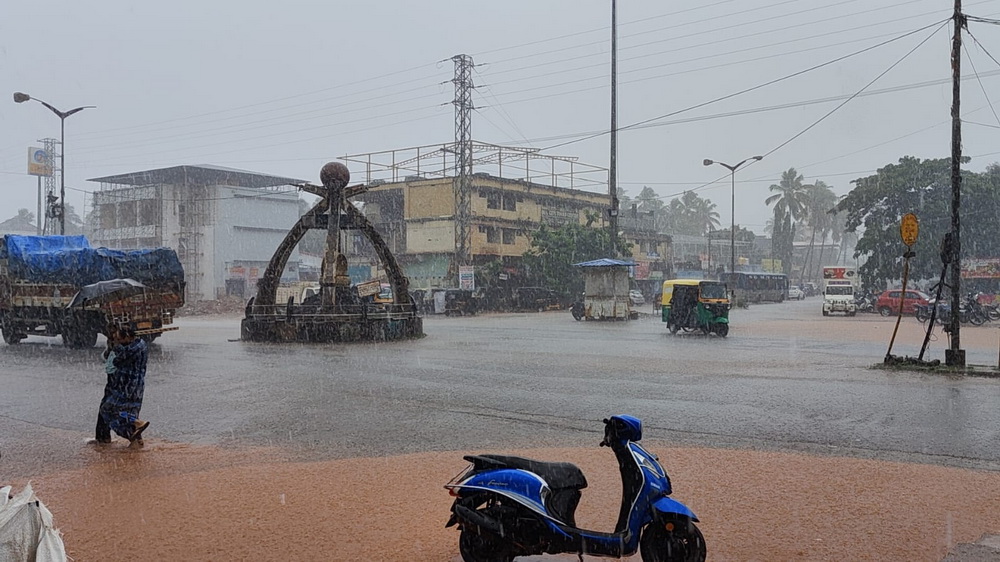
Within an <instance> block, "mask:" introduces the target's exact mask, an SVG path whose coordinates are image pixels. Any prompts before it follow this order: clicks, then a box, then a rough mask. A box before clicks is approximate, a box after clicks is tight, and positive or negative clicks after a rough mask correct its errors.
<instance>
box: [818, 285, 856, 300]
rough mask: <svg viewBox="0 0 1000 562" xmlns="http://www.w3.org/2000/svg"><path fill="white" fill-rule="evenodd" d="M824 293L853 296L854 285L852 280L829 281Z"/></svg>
mask: <svg viewBox="0 0 1000 562" xmlns="http://www.w3.org/2000/svg"><path fill="white" fill-rule="evenodd" d="M823 294H824V295H829V296H848V297H849V296H851V295H853V294H854V285H852V284H851V282H850V281H829V282H828V283H827V285H826V289H825V290H824V291H823Z"/></svg>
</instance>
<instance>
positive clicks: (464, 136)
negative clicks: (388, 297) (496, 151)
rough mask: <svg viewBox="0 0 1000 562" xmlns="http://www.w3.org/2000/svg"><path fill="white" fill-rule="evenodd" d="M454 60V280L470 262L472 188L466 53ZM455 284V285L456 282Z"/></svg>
mask: <svg viewBox="0 0 1000 562" xmlns="http://www.w3.org/2000/svg"><path fill="white" fill-rule="evenodd" d="M451 60H452V61H454V62H455V78H453V79H452V82H453V83H454V84H455V99H454V100H453V101H452V104H454V105H455V187H454V189H455V260H454V264H453V267H454V271H453V272H452V273H453V275H454V279H456V282H457V280H458V271H459V270H458V268H459V266H463V265H468V263H469V215H471V209H470V199H471V195H470V193H471V191H472V110H473V109H475V107H474V106H473V105H472V90H473V89H475V87H476V86H475V85H474V84H473V83H472V68H473V67H474V66H475V65H474V64H473V62H472V57H471V56H469V55H455V56H453V57H451ZM456 286H457V285H456Z"/></svg>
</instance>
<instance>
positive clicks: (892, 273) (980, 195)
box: [837, 156, 1000, 288]
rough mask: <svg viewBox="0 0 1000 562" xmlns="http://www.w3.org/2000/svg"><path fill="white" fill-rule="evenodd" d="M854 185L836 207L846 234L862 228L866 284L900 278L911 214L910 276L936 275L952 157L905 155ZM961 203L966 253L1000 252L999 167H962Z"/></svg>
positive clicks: (858, 252)
mask: <svg viewBox="0 0 1000 562" xmlns="http://www.w3.org/2000/svg"><path fill="white" fill-rule="evenodd" d="M964 162H968V159H967V158H966V159H965V160H964ZM852 183H853V184H854V185H855V187H854V189H852V190H851V192H850V193H848V194H847V196H846V197H844V198H843V199H842V200H841V201H840V203H838V204H837V210H838V212H844V213H845V214H846V221H845V229H846V232H847V233H857V232H861V234H860V236H859V238H858V241H857V244H856V246H855V251H854V256H855V257H856V258H861V259H862V261H863V262H864V263H863V264H862V265H861V267H860V268H859V274H860V275H861V279H862V282H863V283H864V284H866V285H868V286H870V287H872V288H879V287H884V286H885V285H886V284H887V283H889V282H891V281H893V280H896V279H899V278H900V277H901V276H902V272H903V258H902V254H903V252H904V251H905V246H903V243H902V240H900V237H899V223H900V220H901V219H902V216H903V215H904V214H906V213H910V212H912V213H914V214H916V215H917V218H918V219H919V221H920V237H919V238H918V239H917V242H916V244H915V245H914V246H913V251H914V252H915V254H916V255H915V257H913V258H912V259H911V260H910V277H911V278H913V279H936V278H937V277H938V276H939V275H940V273H941V261H940V258H939V256H940V246H941V241H942V239H943V237H944V235H945V233H947V232H949V231H950V230H951V159H950V158H940V159H925V160H921V159H919V158H914V157H911V156H906V157H903V158H900V159H899V161H898V163H896V164H889V165H887V166H885V167H883V168H880V169H879V170H878V171H877V172H876V173H875V174H874V175H871V176H866V177H863V178H858V179H856V180H854V181H853V182H852ZM962 202H963V208H962V217H963V218H962V257H973V256H976V257H979V256H982V257H997V256H1000V239H998V237H997V236H995V235H994V234H993V232H992V231H993V229H994V228H995V225H996V224H997V223H998V222H1000V166H996V165H992V166H990V167H989V168H987V170H986V172H984V173H982V174H977V173H973V172H969V171H965V170H963V171H962ZM984 227H988V228H984Z"/></svg>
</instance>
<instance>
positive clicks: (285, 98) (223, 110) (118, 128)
mask: <svg viewBox="0 0 1000 562" xmlns="http://www.w3.org/2000/svg"><path fill="white" fill-rule="evenodd" d="M428 66H436V63H430V64H426V63H425V64H422V65H419V66H415V67H412V68H408V69H405V70H397V71H394V72H389V73H386V74H381V75H378V76H373V77H371V78H364V79H362V80H356V81H354V82H348V83H346V84H338V85H336V86H330V87H327V88H321V89H319V90H312V91H309V92H303V93H301V94H293V95H290V96H284V97H281V98H275V99H270V100H265V101H262V102H257V103H251V104H246V105H240V106H236V107H227V108H225V109H219V110H213V111H209V112H205V113H198V114H195V115H188V116H186V117H175V118H171V119H164V120H161V121H151V122H148V123H142V124H138V125H129V126H127V127H115V128H112V129H104V130H101V131H94V133H92V134H96V133H110V132H116V131H126V130H135V129H145V128H148V127H152V126H155V125H163V124H166V123H174V122H177V121H186V120H190V119H199V118H201V117H209V116H216V115H218V114H220V113H228V112H232V111H239V110H243V109H250V108H254V107H260V106H262V105H268V104H272V103H278V102H281V101H286V100H290V99H296V98H301V97H305V96H310V95H314V94H319V93H323V92H328V91H331V90H336V89H338V88H345V87H348V86H354V85H357V84H363V83H365V82H371V81H373V80H379V79H382V78H388V77H391V76H396V75H399V74H405V73H407V72H413V71H415V70H420V69H422V68H426V67H428ZM81 135H82V133H81Z"/></svg>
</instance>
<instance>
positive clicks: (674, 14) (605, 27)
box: [473, 0, 736, 64]
mask: <svg viewBox="0 0 1000 562" xmlns="http://www.w3.org/2000/svg"><path fill="white" fill-rule="evenodd" d="M735 1H736V0H722V1H721V2H715V3H713V4H705V5H703V6H696V7H694V8H688V9H686V10H680V11H677V12H670V13H668V14H660V15H657V16H649V17H645V18H641V19H638V20H632V21H627V22H622V23H620V24H618V26H619V27H625V26H628V25H634V24H636V23H642V22H644V21H650V20H654V19H659V18H665V17H669V16H676V15H680V14H683V13H686V12H693V11H695V10H704V9H705V8H712V7H714V6H719V5H721V4H728V3H730V2H735ZM609 27H610V26H607V25H606V26H604V27H597V28H594V29H588V30H586V31H577V32H575V33H567V34H566V35H560V36H558V37H550V38H548V39H539V40H537V41H529V42H527V43H521V44H519V45H510V46H507V47H499V48H497V49H490V50H488V51H480V52H478V53H473V56H475V57H477V58H478V57H480V56H482V55H485V54H487V53H498V52H500V51H509V50H512V49H519V48H521V47H531V46H534V45H539V44H541V43H550V42H552V41H558V40H560V39H566V38H569V37H576V36H579V35H586V34H589V33H597V32H598V31H605V30H607V29H608V28H609ZM486 64H489V63H486Z"/></svg>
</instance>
